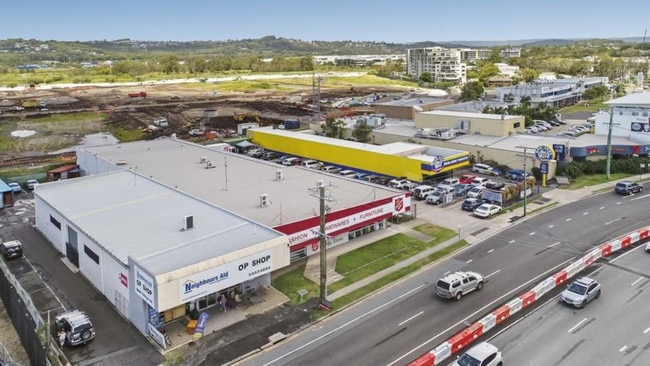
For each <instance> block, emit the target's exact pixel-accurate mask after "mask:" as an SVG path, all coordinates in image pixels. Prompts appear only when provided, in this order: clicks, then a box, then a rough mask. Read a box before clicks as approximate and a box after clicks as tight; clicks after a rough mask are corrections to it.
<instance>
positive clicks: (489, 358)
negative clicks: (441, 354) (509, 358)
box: [451, 342, 503, 366]
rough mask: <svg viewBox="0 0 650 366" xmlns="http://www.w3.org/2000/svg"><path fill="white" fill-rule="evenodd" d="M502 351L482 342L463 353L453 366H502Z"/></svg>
mask: <svg viewBox="0 0 650 366" xmlns="http://www.w3.org/2000/svg"><path fill="white" fill-rule="evenodd" d="M502 365H503V355H502V353H501V351H499V349H498V348H497V347H495V346H494V345H492V344H490V343H488V342H481V343H479V344H477V345H475V346H474V347H472V348H470V349H468V350H467V351H465V353H463V354H462V355H461V356H460V357H458V359H457V360H456V361H455V362H454V363H453V364H452V365H451V366H502Z"/></svg>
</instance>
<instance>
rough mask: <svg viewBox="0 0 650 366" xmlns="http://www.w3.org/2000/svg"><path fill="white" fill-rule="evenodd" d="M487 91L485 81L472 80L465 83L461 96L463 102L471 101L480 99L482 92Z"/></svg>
mask: <svg viewBox="0 0 650 366" xmlns="http://www.w3.org/2000/svg"><path fill="white" fill-rule="evenodd" d="M484 91H485V88H483V83H481V82H479V81H470V82H469V83H465V85H463V89H462V91H461V93H460V98H461V100H462V101H463V102H469V101H471V100H476V99H478V97H479V96H481V94H483V92H484Z"/></svg>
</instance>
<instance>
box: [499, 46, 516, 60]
mask: <svg viewBox="0 0 650 366" xmlns="http://www.w3.org/2000/svg"><path fill="white" fill-rule="evenodd" d="M499 54H500V55H501V57H503V58H515V57H521V48H519V47H507V48H504V49H502V50H501V51H500V52H499Z"/></svg>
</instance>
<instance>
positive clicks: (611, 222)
mask: <svg viewBox="0 0 650 366" xmlns="http://www.w3.org/2000/svg"><path fill="white" fill-rule="evenodd" d="M621 220H623V218H619V219H616V220H612V221H608V222H606V223H605V225H609V224H613V223H615V222H619V221H621Z"/></svg>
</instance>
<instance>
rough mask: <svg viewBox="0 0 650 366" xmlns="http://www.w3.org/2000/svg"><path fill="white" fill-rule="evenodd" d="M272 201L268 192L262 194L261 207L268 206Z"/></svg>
mask: <svg viewBox="0 0 650 366" xmlns="http://www.w3.org/2000/svg"><path fill="white" fill-rule="evenodd" d="M270 203H271V202H270V201H269V195H268V194H266V193H262V194H260V207H267V206H268V205H269V204H270Z"/></svg>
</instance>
